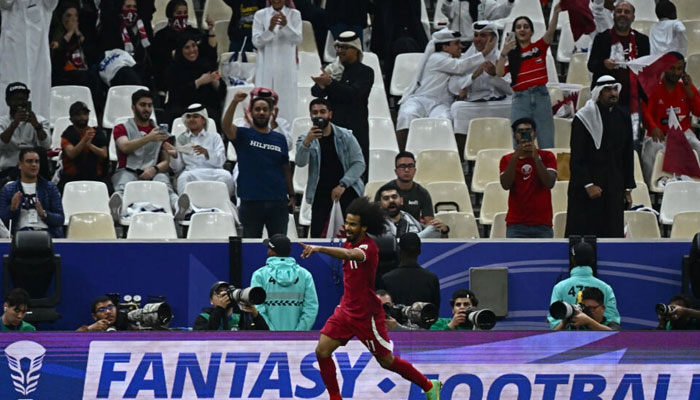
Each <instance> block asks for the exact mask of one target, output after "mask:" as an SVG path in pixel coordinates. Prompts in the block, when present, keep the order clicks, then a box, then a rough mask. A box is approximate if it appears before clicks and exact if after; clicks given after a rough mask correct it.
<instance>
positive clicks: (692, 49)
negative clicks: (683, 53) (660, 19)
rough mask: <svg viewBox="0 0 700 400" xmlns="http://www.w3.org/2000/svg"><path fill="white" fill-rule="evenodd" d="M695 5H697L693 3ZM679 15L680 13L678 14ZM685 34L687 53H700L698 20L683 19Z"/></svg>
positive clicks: (699, 23)
mask: <svg viewBox="0 0 700 400" xmlns="http://www.w3.org/2000/svg"><path fill="white" fill-rule="evenodd" d="M695 7H698V5H697V3H695ZM678 16H680V14H678ZM683 25H685V34H686V36H687V37H688V53H687V54H696V53H700V21H685V22H683Z"/></svg>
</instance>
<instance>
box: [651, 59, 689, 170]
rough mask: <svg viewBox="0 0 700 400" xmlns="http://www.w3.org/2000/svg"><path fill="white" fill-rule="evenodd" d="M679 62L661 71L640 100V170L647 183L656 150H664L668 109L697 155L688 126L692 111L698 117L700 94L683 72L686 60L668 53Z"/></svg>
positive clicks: (667, 127)
mask: <svg viewBox="0 0 700 400" xmlns="http://www.w3.org/2000/svg"><path fill="white" fill-rule="evenodd" d="M671 54H673V55H675V56H676V57H677V58H678V61H677V62H676V63H675V64H673V65H672V66H671V67H670V68H669V69H667V70H666V71H665V72H664V76H663V78H661V80H660V81H659V84H658V85H657V86H656V89H655V90H654V91H653V92H652V93H651V94H650V96H649V101H648V102H646V103H642V122H643V123H644V127H645V128H646V130H647V137H646V138H644V147H643V148H642V171H643V172H644V179H645V180H646V181H647V183H651V182H649V180H650V179H651V171H652V170H653V168H654V159H655V158H656V153H658V152H659V151H664V150H665V149H666V133H667V132H668V129H669V126H668V116H669V114H670V110H671V108H673V111H674V112H675V113H676V116H677V117H678V122H679V123H680V124H681V130H683V132H684V134H685V137H686V139H688V143H690V146H691V147H692V148H693V150H695V151H696V152H697V153H698V154H700V141H698V138H697V137H696V136H695V133H693V130H692V128H691V114H692V115H695V116H700V94H698V89H696V88H695V86H694V85H693V81H692V79H691V78H690V75H688V74H687V73H686V72H685V59H684V58H683V55H682V54H680V53H675V52H674V53H671Z"/></svg>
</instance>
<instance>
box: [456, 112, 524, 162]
mask: <svg viewBox="0 0 700 400" xmlns="http://www.w3.org/2000/svg"><path fill="white" fill-rule="evenodd" d="M464 148H465V149H464V158H466V159H467V160H469V161H474V160H476V155H477V153H478V152H479V150H484V149H509V150H511V151H512V150H513V133H512V130H511V128H510V120H509V119H508V118H474V119H472V120H471V121H470V122H469V135H467V144H466V145H465V146H464Z"/></svg>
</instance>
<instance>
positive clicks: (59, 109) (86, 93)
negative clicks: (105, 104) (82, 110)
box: [47, 85, 97, 126]
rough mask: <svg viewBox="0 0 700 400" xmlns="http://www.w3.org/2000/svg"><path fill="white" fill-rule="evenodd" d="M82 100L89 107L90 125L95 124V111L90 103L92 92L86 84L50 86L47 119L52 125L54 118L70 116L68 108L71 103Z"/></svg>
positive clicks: (54, 121)
mask: <svg viewBox="0 0 700 400" xmlns="http://www.w3.org/2000/svg"><path fill="white" fill-rule="evenodd" d="M76 101H82V102H83V103H85V104H87V106H88V108H89V109H90V120H89V121H88V123H89V124H90V126H97V113H96V112H95V105H94V104H93V103H92V94H91V93H90V88H88V87H87V86H73V85H66V86H54V87H52V88H51V100H50V102H49V103H50V105H49V107H50V108H49V115H48V116H47V117H48V120H49V124H50V125H51V126H54V124H55V123H56V120H57V119H58V118H61V117H70V115H69V113H68V110H69V109H70V106H71V104H73V103H75V102H76Z"/></svg>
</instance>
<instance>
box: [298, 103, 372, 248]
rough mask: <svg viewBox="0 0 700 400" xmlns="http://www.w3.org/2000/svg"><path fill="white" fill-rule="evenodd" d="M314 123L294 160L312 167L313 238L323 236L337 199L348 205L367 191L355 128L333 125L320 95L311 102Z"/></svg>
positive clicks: (309, 191)
mask: <svg viewBox="0 0 700 400" xmlns="http://www.w3.org/2000/svg"><path fill="white" fill-rule="evenodd" d="M309 111H310V114H311V120H312V122H313V126H312V127H311V129H310V130H309V132H308V133H307V134H306V135H305V136H299V138H298V139H297V153H296V158H295V162H296V165H297V166H299V167H304V166H306V165H308V166H309V179H308V183H307V185H306V201H307V202H308V203H309V204H311V237H324V236H325V235H324V231H325V228H326V226H327V225H328V224H327V221H328V217H329V215H330V212H331V209H332V207H333V203H334V202H336V201H337V202H339V203H340V207H341V209H342V210H343V215H344V214H345V209H346V207H347V206H348V205H349V204H350V203H351V202H352V201H353V200H354V199H355V198H357V197H358V196H361V195H362V194H363V193H364V191H365V185H364V183H363V182H362V173H363V172H364V171H365V161H364V158H363V157H362V150H361V149H360V145H359V144H358V142H357V139H355V137H354V136H353V135H352V131H350V130H348V129H345V128H342V127H340V126H337V125H335V124H332V123H331V122H330V120H331V118H332V117H333V111H332V110H331V107H330V104H329V103H328V100H326V99H322V98H317V99H314V100H313V101H311V103H310V104H309Z"/></svg>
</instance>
